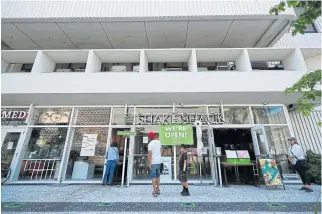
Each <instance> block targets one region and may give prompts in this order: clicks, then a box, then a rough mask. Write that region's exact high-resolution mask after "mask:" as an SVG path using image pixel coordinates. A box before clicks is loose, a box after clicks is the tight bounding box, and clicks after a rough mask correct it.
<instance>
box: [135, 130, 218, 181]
mask: <svg viewBox="0 0 322 214" xmlns="http://www.w3.org/2000/svg"><path fill="white" fill-rule="evenodd" d="M150 131H153V132H154V133H159V127H152V126H151V127H138V128H137V136H136V137H134V140H133V146H132V149H133V160H132V162H133V164H132V166H133V170H132V175H130V176H132V177H131V179H130V181H131V182H132V183H150V182H151V179H150V169H149V167H148V144H149V140H148V138H147V135H148V133H149V132H150ZM208 134H209V132H208V126H204V127H202V141H203V144H204V150H203V154H202V156H198V154H197V138H196V128H195V127H193V144H192V145H189V146H188V148H187V152H188V159H189V160H188V175H187V177H188V179H189V182H190V183H200V182H201V180H202V182H203V183H209V184H210V183H213V179H214V178H213V173H214V164H213V154H212V153H211V152H212V150H211V145H210V144H209V139H208ZM162 148H163V153H162V154H161V155H162V163H163V164H164V169H165V170H164V173H163V174H162V175H161V183H178V173H179V169H178V163H179V157H180V146H163V147H162ZM130 162H131V161H130ZM130 171H131V170H130Z"/></svg>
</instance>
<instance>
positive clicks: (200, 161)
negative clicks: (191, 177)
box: [199, 156, 202, 184]
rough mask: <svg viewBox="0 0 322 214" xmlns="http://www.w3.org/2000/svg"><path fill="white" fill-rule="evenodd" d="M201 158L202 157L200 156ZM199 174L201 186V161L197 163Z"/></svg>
mask: <svg viewBox="0 0 322 214" xmlns="http://www.w3.org/2000/svg"><path fill="white" fill-rule="evenodd" d="M200 157H202V156H200ZM199 173H200V184H202V177H201V161H199Z"/></svg>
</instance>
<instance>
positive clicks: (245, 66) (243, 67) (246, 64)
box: [235, 49, 252, 71]
mask: <svg viewBox="0 0 322 214" xmlns="http://www.w3.org/2000/svg"><path fill="white" fill-rule="evenodd" d="M235 64H236V70H237V71H252V65H251V63H250V59H249V55H248V50H247V49H243V51H242V52H241V53H240V54H239V56H238V57H237V59H236V61H235Z"/></svg>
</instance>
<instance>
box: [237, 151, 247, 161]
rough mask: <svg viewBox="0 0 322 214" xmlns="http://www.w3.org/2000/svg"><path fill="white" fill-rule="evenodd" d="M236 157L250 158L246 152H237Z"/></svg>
mask: <svg viewBox="0 0 322 214" xmlns="http://www.w3.org/2000/svg"><path fill="white" fill-rule="evenodd" d="M237 156H238V158H247V159H248V158H250V157H249V153H248V151H247V150H239V151H237Z"/></svg>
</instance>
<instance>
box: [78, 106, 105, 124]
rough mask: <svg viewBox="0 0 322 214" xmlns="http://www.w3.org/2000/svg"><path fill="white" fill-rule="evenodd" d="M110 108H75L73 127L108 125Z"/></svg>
mask: <svg viewBox="0 0 322 214" xmlns="http://www.w3.org/2000/svg"><path fill="white" fill-rule="evenodd" d="M110 114H111V108H75V110H74V118H73V125H109V123H110Z"/></svg>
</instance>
